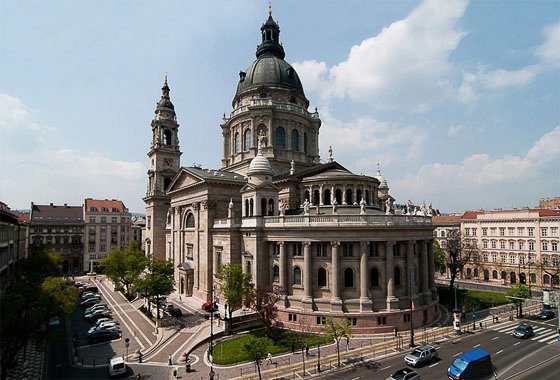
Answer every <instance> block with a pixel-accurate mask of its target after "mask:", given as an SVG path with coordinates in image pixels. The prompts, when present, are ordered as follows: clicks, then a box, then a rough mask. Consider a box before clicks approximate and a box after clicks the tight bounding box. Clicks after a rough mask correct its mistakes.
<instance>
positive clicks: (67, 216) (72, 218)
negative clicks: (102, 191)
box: [31, 203, 83, 222]
mask: <svg viewBox="0 0 560 380" xmlns="http://www.w3.org/2000/svg"><path fill="white" fill-rule="evenodd" d="M31 206H32V207H31V215H32V222H81V221H82V220H83V218H82V214H83V209H82V206H68V205H62V206H60V205H54V204H52V203H51V204H50V205H36V204H33V203H31Z"/></svg>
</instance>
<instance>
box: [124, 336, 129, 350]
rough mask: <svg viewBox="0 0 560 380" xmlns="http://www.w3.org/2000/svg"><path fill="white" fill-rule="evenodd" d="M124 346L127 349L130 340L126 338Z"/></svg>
mask: <svg viewBox="0 0 560 380" xmlns="http://www.w3.org/2000/svg"><path fill="white" fill-rule="evenodd" d="M124 346H125V347H126V348H128V346H130V339H128V338H126V339H125V340H124Z"/></svg>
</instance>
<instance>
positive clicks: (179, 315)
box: [169, 307, 183, 318]
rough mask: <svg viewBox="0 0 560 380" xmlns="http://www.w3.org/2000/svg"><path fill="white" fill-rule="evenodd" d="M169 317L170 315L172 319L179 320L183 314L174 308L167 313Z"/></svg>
mask: <svg viewBox="0 0 560 380" xmlns="http://www.w3.org/2000/svg"><path fill="white" fill-rule="evenodd" d="M169 315H171V316H172V317H176V318H179V317H181V316H182V315H183V312H182V311H181V309H179V308H178V307H175V308H173V309H172V310H171V311H169Z"/></svg>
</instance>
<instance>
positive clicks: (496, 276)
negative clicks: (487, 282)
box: [492, 269, 498, 280]
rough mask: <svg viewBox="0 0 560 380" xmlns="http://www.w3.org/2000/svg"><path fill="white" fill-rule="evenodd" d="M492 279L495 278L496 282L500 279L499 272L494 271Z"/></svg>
mask: <svg viewBox="0 0 560 380" xmlns="http://www.w3.org/2000/svg"><path fill="white" fill-rule="evenodd" d="M492 278H493V279H494V280H497V279H498V271H497V270H495V269H494V270H493V271H492Z"/></svg>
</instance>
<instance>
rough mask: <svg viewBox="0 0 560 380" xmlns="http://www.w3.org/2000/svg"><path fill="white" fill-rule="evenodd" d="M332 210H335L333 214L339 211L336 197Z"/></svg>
mask: <svg viewBox="0 0 560 380" xmlns="http://www.w3.org/2000/svg"><path fill="white" fill-rule="evenodd" d="M332 212H333V214H336V213H337V212H338V202H337V201H336V198H335V199H334V202H333V203H332Z"/></svg>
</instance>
